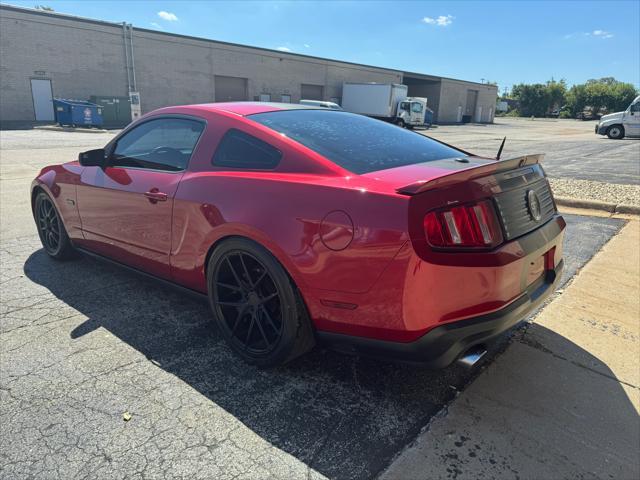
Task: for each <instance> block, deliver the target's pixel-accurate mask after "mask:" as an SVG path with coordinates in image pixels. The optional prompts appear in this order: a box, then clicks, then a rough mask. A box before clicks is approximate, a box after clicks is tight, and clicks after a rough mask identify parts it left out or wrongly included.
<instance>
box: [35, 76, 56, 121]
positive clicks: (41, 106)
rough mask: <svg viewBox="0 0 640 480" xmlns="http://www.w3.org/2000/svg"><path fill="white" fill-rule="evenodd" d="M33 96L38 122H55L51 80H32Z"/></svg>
mask: <svg viewBox="0 0 640 480" xmlns="http://www.w3.org/2000/svg"><path fill="white" fill-rule="evenodd" d="M31 95H32V97H33V111H34V112H35V117H36V121H37V122H53V121H54V120H55V116H54V114H53V94H52V93H51V80H43V79H39V78H32V79H31Z"/></svg>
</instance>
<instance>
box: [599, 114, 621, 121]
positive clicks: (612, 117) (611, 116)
mask: <svg viewBox="0 0 640 480" xmlns="http://www.w3.org/2000/svg"><path fill="white" fill-rule="evenodd" d="M623 115H624V112H615V113H610V114H608V115H603V116H602V117H600V123H603V122H607V121H611V120H620V119H621V118H622V116H623Z"/></svg>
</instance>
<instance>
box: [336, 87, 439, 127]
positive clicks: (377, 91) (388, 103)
mask: <svg viewBox="0 0 640 480" xmlns="http://www.w3.org/2000/svg"><path fill="white" fill-rule="evenodd" d="M407 93H408V87H407V86H406V85H400V84H398V83H344V84H343V85H342V108H343V109H345V110H346V111H347V112H352V113H359V114H360V115H367V116H368V117H374V118H379V119H381V120H386V121H388V122H393V123H395V124H397V125H399V126H401V127H407V128H413V127H415V126H418V125H424V123H425V114H426V111H427V99H426V98H419V97H408V96H407Z"/></svg>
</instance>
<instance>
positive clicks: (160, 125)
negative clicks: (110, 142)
mask: <svg viewBox="0 0 640 480" xmlns="http://www.w3.org/2000/svg"><path fill="white" fill-rule="evenodd" d="M203 130H204V122H199V121H197V120H189V119H186V118H159V119H157V120H149V121H148V122H144V123H142V124H141V125H139V126H137V127H135V128H134V129H133V130H131V131H129V132H127V133H125V134H124V135H123V136H122V137H121V138H119V139H118V142H117V143H116V146H115V148H114V150H113V153H112V154H111V157H110V159H109V165H111V166H116V167H133V168H148V169H153V170H165V171H169V172H178V171H181V170H184V169H186V168H187V165H188V164H189V159H190V158H191V154H192V153H193V150H194V149H195V146H196V144H197V143H198V139H199V138H200V135H201V134H202V131H203Z"/></svg>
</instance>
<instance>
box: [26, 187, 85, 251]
mask: <svg viewBox="0 0 640 480" xmlns="http://www.w3.org/2000/svg"><path fill="white" fill-rule="evenodd" d="M33 218H34V220H35V222H36V228H37V229H38V236H39V237H40V242H42V247H43V248H44V251H45V252H47V254H48V255H49V256H50V257H51V258H55V259H56V260H68V259H71V258H73V257H75V254H76V251H75V249H74V248H73V245H71V240H69V236H68V235H67V231H66V230H65V228H64V224H63V223H62V219H61V217H60V213H59V212H58V209H57V208H56V206H55V203H54V202H53V200H51V197H49V195H47V194H46V193H44V192H40V193H38V195H37V196H36V199H35V202H34V208H33Z"/></svg>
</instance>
